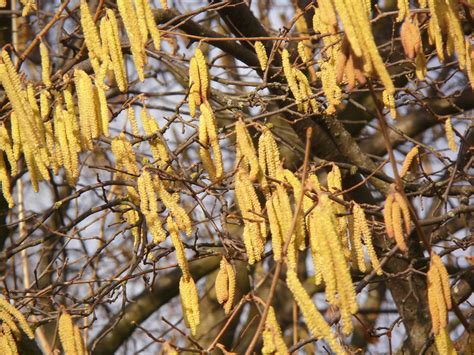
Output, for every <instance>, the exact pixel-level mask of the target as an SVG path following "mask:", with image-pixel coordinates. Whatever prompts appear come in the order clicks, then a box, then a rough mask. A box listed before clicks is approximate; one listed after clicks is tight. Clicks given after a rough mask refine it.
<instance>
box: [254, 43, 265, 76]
mask: <svg viewBox="0 0 474 355" xmlns="http://www.w3.org/2000/svg"><path fill="white" fill-rule="evenodd" d="M255 53H257V58H258V62H259V63H260V68H261V69H262V71H265V69H267V65H268V56H267V51H266V50H265V46H264V45H263V43H262V42H260V41H256V42H255Z"/></svg>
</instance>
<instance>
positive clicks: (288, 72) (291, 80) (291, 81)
mask: <svg viewBox="0 0 474 355" xmlns="http://www.w3.org/2000/svg"><path fill="white" fill-rule="evenodd" d="M281 57H282V65H283V73H284V74H285V78H286V81H287V82H288V87H289V88H290V91H291V93H292V94H293V97H294V98H295V100H296V103H297V104H298V109H299V110H300V111H301V109H302V106H301V93H300V90H299V88H298V84H297V82H296V78H295V76H294V72H293V68H292V67H291V63H290V53H289V52H288V50H287V49H283V52H282V55H281Z"/></svg>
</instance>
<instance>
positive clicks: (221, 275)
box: [215, 258, 229, 304]
mask: <svg viewBox="0 0 474 355" xmlns="http://www.w3.org/2000/svg"><path fill="white" fill-rule="evenodd" d="M215 289H216V298H217V302H219V304H223V303H225V302H227V300H228V299H229V275H228V274H227V269H226V267H225V263H224V258H222V260H221V263H220V268H219V272H218V273H217V276H216V282H215Z"/></svg>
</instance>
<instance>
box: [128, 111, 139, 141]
mask: <svg viewBox="0 0 474 355" xmlns="http://www.w3.org/2000/svg"><path fill="white" fill-rule="evenodd" d="M127 118H128V122H129V123H130V127H131V128H132V134H133V135H134V136H135V137H138V136H140V131H139V130H138V124H137V118H136V115H135V109H134V108H133V107H132V106H130V107H129V108H128V110H127Z"/></svg>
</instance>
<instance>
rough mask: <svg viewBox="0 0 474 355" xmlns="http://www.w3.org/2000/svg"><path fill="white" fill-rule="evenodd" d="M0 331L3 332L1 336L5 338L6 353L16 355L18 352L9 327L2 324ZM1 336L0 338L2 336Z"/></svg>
mask: <svg viewBox="0 0 474 355" xmlns="http://www.w3.org/2000/svg"><path fill="white" fill-rule="evenodd" d="M2 332H3V337H5V339H6V340H7V343H8V346H9V348H10V349H9V350H10V351H7V353H6V354H12V355H17V354H18V348H17V346H16V342H15V338H14V337H13V333H12V330H11V329H10V327H9V326H8V325H6V324H2ZM3 337H2V338H3Z"/></svg>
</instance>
